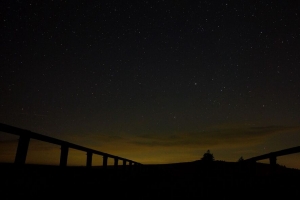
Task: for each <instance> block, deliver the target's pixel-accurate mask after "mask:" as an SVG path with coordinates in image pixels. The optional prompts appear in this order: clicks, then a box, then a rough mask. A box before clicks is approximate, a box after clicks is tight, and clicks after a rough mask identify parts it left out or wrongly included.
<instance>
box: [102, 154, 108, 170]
mask: <svg viewBox="0 0 300 200" xmlns="http://www.w3.org/2000/svg"><path fill="white" fill-rule="evenodd" d="M107 159H108V157H107V156H105V155H104V156H103V169H106V168H107Z"/></svg>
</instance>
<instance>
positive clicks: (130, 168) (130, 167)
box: [128, 161, 132, 171]
mask: <svg viewBox="0 0 300 200" xmlns="http://www.w3.org/2000/svg"><path fill="white" fill-rule="evenodd" d="M128 168H129V170H130V171H131V170H132V161H129V167H128Z"/></svg>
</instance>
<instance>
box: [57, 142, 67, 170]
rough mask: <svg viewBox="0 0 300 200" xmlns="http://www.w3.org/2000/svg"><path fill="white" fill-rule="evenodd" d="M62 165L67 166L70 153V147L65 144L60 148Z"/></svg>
mask: <svg viewBox="0 0 300 200" xmlns="http://www.w3.org/2000/svg"><path fill="white" fill-rule="evenodd" d="M60 149H61V150H60V164H59V165H60V166H61V167H66V166H67V162H68V153H69V147H68V146H67V145H65V144H63V145H61V148H60Z"/></svg>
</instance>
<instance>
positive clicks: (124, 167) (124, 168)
mask: <svg viewBox="0 0 300 200" xmlns="http://www.w3.org/2000/svg"><path fill="white" fill-rule="evenodd" d="M123 170H126V160H123Z"/></svg>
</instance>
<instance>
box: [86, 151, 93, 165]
mask: <svg viewBox="0 0 300 200" xmlns="http://www.w3.org/2000/svg"><path fill="white" fill-rule="evenodd" d="M92 157H93V153H92V152H87V154H86V166H87V167H88V168H90V167H92Z"/></svg>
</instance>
